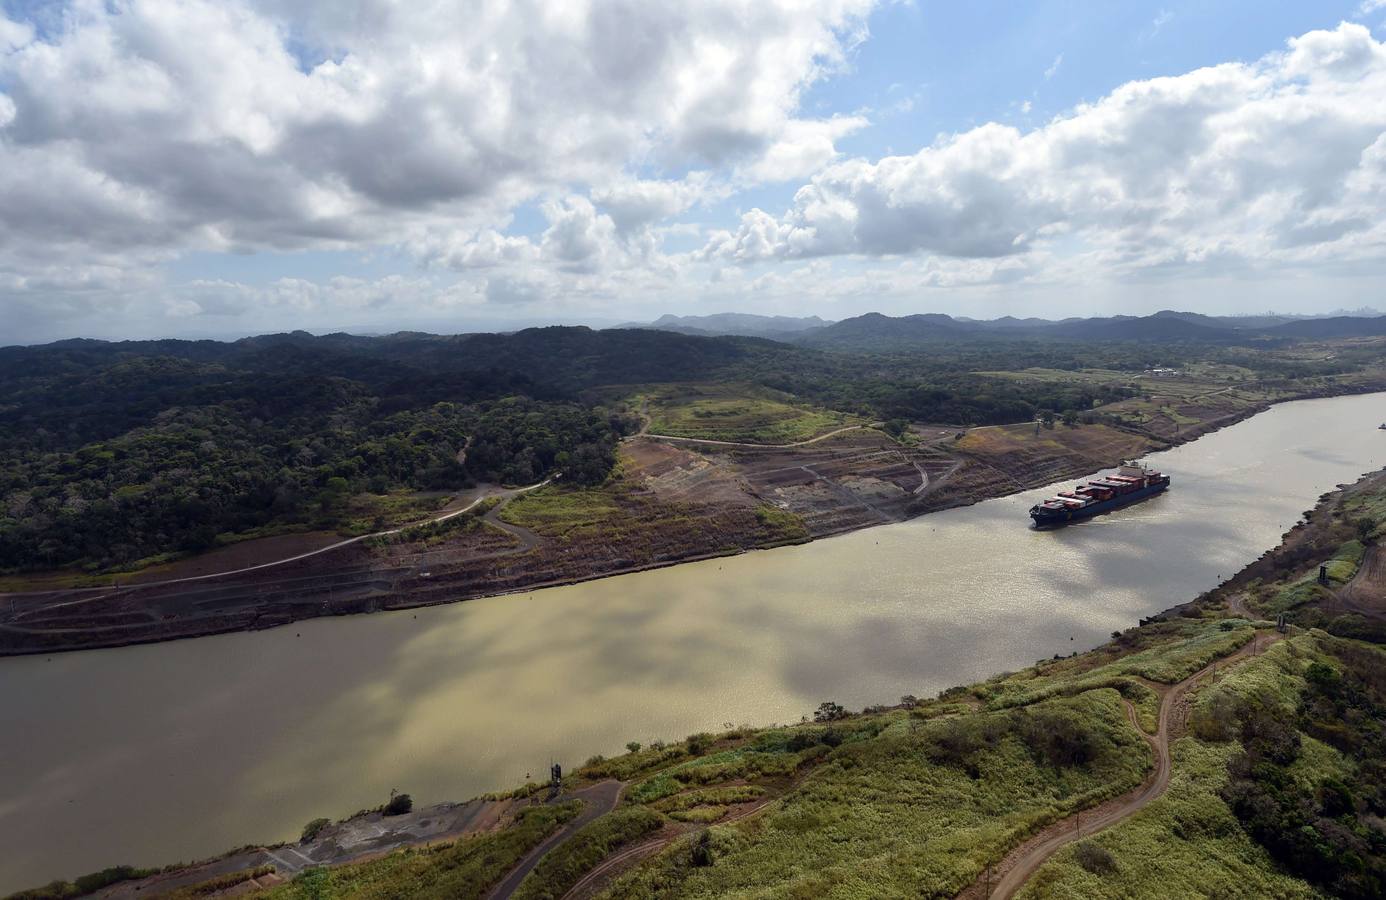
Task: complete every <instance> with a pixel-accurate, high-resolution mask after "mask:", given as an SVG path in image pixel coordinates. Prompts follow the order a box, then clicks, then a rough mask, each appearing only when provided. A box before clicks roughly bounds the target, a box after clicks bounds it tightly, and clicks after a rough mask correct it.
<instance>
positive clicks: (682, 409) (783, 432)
mask: <svg viewBox="0 0 1386 900" xmlns="http://www.w3.org/2000/svg"><path fill="white" fill-rule="evenodd" d="M641 399H643V400H645V401H646V403H647V409H648V413H649V416H650V425H649V430H650V431H651V432H653V433H654V434H667V435H671V436H673V437H691V438H707V439H709V440H718V441H743V442H746V443H752V444H787V443H792V442H794V441H804V440H808V439H809V438H812V437H817V436H818V435H820V434H823V433H824V432H826V431H831V430H832V429H834V428H841V427H842V426H844V425H850V424H853V423H854V422H857V421H858V420H857V419H855V418H853V417H851V416H848V415H846V414H843V413H839V412H836V411H833V410H825V409H812V408H809V407H806V406H801V405H797V404H796V403H795V402H794V400H793V398H792V397H790V396H789V395H788V394H782V393H780V392H778V391H773V390H770V389H769V388H763V387H758V386H755V385H744V384H679V385H661V386H658V387H655V388H652V389H651V390H650V391H649V392H648V393H645V394H643V395H641Z"/></svg>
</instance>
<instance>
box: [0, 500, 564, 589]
mask: <svg viewBox="0 0 1386 900" xmlns="http://www.w3.org/2000/svg"><path fill="white" fill-rule="evenodd" d="M556 477H557V476H550V477H549V478H546V479H544V480H543V481H541V482H539V483H538V484H531V485H527V486H525V487H519V488H490V489H486V490H483V491H482V492H481V493H480V494H479V495H478V496H477V497H476V499H475V500H473V501H472V502H471V503H468V504H467V505H466V506H462V507H459V508H458V509H454V510H449V511H448V512H444V513H440V514H439V515H436V516H433V517H432V518H429V519H424V520H422V521H419V522H410V523H409V524H407V525H400V526H399V527H397V528H390V529H388V530H386V531H376V532H372V533H370V534H360V535H357V536H356V537H353V538H346V539H345V540H340V541H337V542H336V543H334V544H328V545H327V546H326V547H319V548H318V549H316V550H310V551H308V552H307V553H299V554H297V555H295V556H286V557H284V558H283V559H275V560H271V561H270V562H263V563H257V564H256V565H253V566H244V567H242V568H239V569H228V570H225V571H222V572H209V573H207V574H205V575H189V576H187V577H185V578H168V579H164V580H162V581H140V582H135V583H134V584H132V585H129V586H127V588H126V589H127V590H128V589H129V588H131V587H133V588H149V587H164V586H166V585H170V584H186V583H188V582H193V581H210V580H212V579H216V578H228V577H230V576H232V575H244V574H245V573H246V572H256V571H259V570H261V569H272V568H274V567H275V566H282V565H284V564H286V563H291V562H297V561H299V560H301V559H308V558H309V557H312V556H318V555H320V554H323V553H328V552H331V551H333V550H340V549H341V548H342V547H347V546H350V545H351V544H355V543H358V542H360V541H364V540H368V539H370V538H376V537H384V536H386V535H391V534H398V533H399V532H401V531H404V530H406V529H409V528H416V527H418V526H419V525H429V524H432V523H434V522H446V521H447V520H448V519H453V518H456V517H457V516H460V515H462V514H463V513H466V512H470V511H471V510H473V509H475V508H476V506H477V504H478V503H481V502H482V501H483V500H490V499H492V498H500V499H503V500H509V499H510V498H512V497H515V496H518V495H520V494H524V493H527V492H529V491H533V490H537V489H539V488H541V487H544V486H545V485H548V484H551V483H552V482H553V480H554V478H556ZM495 512H496V510H491V513H488V514H487V519H488V520H489V521H491V522H492V524H494V525H496V527H497V528H500V529H501V530H502V531H506V532H509V533H511V534H513V535H514V536H515V537H517V538H519V539H520V540H521V542H522V543H524V544H525V545H526V546H532V544H533V543H534V542H537V540H538V539H537V538H536V537H535V536H534V533H533V532H531V531H529V530H528V529H522V528H519V527H518V526H512V525H509V524H507V523H502V522H500V521H499V520H497V519H495V518H494V517H493V516H492V514H493V513H495ZM521 532H523V533H521ZM120 590H121V588H119V587H112V586H111V585H101V586H99V587H90V588H66V589H63V590H62V591H61V592H59V591H28V592H25V591H16V592H14V593H11V594H5V595H4V596H10V597H21V596H24V594H25V593H33V594H50V593H66V594H87V595H88V596H86V597H82V598H79V599H77V600H69V601H67V602H65V603H54V604H50V605H48V606H46V607H45V610H52V609H59V608H62V607H66V606H76V605H78V604H81V603H89V602H91V601H93V600H103V599H106V595H109V594H111V593H113V592H117V591H120ZM93 595H100V596H93Z"/></svg>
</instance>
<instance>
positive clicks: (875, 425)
mask: <svg viewBox="0 0 1386 900" xmlns="http://www.w3.org/2000/svg"><path fill="white" fill-rule="evenodd" d="M882 424H883V423H881V422H872V423H870V424H869V425H848V426H846V427H845V428H836V429H834V430H832V431H829V432H826V433H825V434H820V435H818V437H811V438H809V439H808V440H806V441H795V442H794V443H792V444H749V443H746V442H744V441H714V440H710V439H708V438H690V437H675V436H673V435H671V434H654V433H652V432H648V431H643V430H642V431H641V432H640V433H639V436H640V437H647V438H654V439H655V440H658V441H674V442H675V443H680V444H710V445H712V446H713V447H747V448H749V449H751V450H790V449H793V448H794V447H807V446H808V445H809V444H816V443H818V442H819V441H826V440H827V439H828V438H830V437H836V436H837V435H839V434H846V433H847V432H849V431H860V430H862V429H863V428H880V427H881V425H882Z"/></svg>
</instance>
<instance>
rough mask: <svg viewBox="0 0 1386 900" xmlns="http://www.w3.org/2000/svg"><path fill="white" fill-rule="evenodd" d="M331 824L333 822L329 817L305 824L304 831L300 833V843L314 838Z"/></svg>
mask: <svg viewBox="0 0 1386 900" xmlns="http://www.w3.org/2000/svg"><path fill="white" fill-rule="evenodd" d="M331 824H332V823H331V822H329V821H328V820H327V819H314V820H313V821H311V822H309V823H308V824H307V825H304V826H303V833H302V834H301V835H299V838H298V842H299V843H300V844H306V843H308V842H309V841H311V840H312V839H313V838H315V837H317V836H318V835H319V834H321V833H322V830H323V829H324V828H326V827H327V826H328V825H331Z"/></svg>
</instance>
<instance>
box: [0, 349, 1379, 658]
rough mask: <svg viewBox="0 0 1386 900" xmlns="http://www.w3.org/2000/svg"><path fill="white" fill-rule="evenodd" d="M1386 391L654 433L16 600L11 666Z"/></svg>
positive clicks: (1112, 454)
mask: <svg viewBox="0 0 1386 900" xmlns="http://www.w3.org/2000/svg"><path fill="white" fill-rule="evenodd" d="M1022 374H1023V373H1022ZM1383 387H1386V382H1378V381H1376V380H1374V379H1371V378H1360V379H1357V380H1352V381H1339V382H1333V383H1329V384H1322V385H1316V386H1313V387H1312V388H1310V387H1303V386H1299V387H1294V388H1293V389H1292V388H1291V387H1286V386H1282V387H1281V388H1277V389H1276V390H1275V391H1268V390H1260V389H1253V388H1249V387H1245V386H1242V387H1224V388H1218V387H1216V386H1215V385H1213V386H1210V385H1209V384H1207V383H1204V382H1200V381H1197V380H1192V381H1186V382H1180V383H1175V382H1162V383H1161V384H1160V385H1159V386H1158V391H1163V392H1165V393H1164V394H1161V393H1158V392H1156V393H1152V395H1151V399H1149V400H1147V399H1145V398H1141V399H1133V400H1127V401H1122V402H1121V403H1118V404H1112V405H1111V407H1110V408H1107V407H1104V408H1103V409H1101V410H1097V411H1095V412H1094V415H1093V417H1092V422H1091V424H1083V423H1082V422H1081V421H1076V422H1075V423H1074V424H1072V425H1069V424H1062V423H1058V424H1053V423H1051V427H1041V426H1039V425H1034V424H1025V425H1016V426H992V427H986V428H976V429H971V430H968V431H967V432H966V433H964V434H963V436H962V437H961V438H959V437H958V433H959V432H958V431H955V430H954V429H951V428H939V427H932V428H931V427H927V426H915V427H914V428H913V429H912V430H911V431H910V432H909V433H907V434H906V435H904V436H903V439H899V440H897V439H895V438H893V437H891V436H888V435H886V434H884V433H882V432H880V431H875V430H869V429H861V430H856V431H852V432H848V433H844V434H840V435H836V436H834V437H832V438H830V439H828V440H825V441H822V442H819V443H814V444H811V445H808V446H796V447H763V448H755V447H746V446H737V447H727V446H719V445H713V444H706V445H699V444H697V443H696V442H693V443H690V442H687V441H684V442H681V443H679V444H677V445H675V444H671V443H662V442H659V441H657V440H654V439H650V438H644V437H642V438H638V439H635V440H631V441H628V442H627V443H626V444H625V445H623V447H622V448H621V453H620V459H621V464H620V466H619V467H618V473H617V475H616V476H615V477H613V478H612V479H611V480H609V481H608V482H607V483H606V484H605V485H603V486H600V487H597V488H588V489H582V490H576V489H561V488H556V487H551V488H547V489H545V490H544V491H541V492H537V493H535V494H532V495H529V496H526V497H524V498H522V499H518V500H513V501H511V502H510V503H509V505H505V506H502V507H500V508H496V509H488V510H478V511H476V512H475V513H474V514H471V515H466V516H457V517H455V518H453V519H451V520H449V521H448V522H447V523H446V524H443V523H439V524H438V525H424V526H420V527H417V528H410V529H406V530H405V531H404V532H402V533H401V534H399V535H395V536H391V537H390V538H389V539H388V540H380V541H360V542H357V543H355V544H351V545H349V546H345V547H341V548H338V549H335V550H332V551H330V552H327V553H321V554H318V555H316V556H311V557H308V558H304V559H297V560H294V561H291V562H286V563H285V564H283V565H271V566H268V567H263V568H258V569H255V570H253V571H250V572H242V573H240V574H236V575H233V576H229V577H226V578H207V577H205V576H203V577H199V578H198V579H197V580H195V581H189V582H183V581H172V582H152V583H146V584H130V585H123V586H121V587H119V588H111V589H107V590H84V591H49V592H42V593H30V594H10V595H0V655H19V654H27V653H51V652H55V651H61V650H76V649H91V648H98V647H118V646H125V645H130V644H138V643H148V642H154V641H163V640H170V639H175V638H183V637H197V636H202V635H208V634H215V633H222V632H232V631H247V630H256V629H263V628H270V627H276V626H281V625H285V624H288V623H291V622H294V621H298V620H302V619H307V618H313V617H317V616H325V615H346V614H356V613H367V612H376V611H382V610H392V609H393V610H398V609H410V608H417V607H423V606H431V605H437V604H441V603H449V602H454V601H457V600H465V599H471V598H475V597H481V596H495V595H500V594H507V593H516V592H522V591H528V590H534V589H537V588H543V587H554V586H560V585H566V584H573V583H577V582H581V581H587V580H591V579H595V578H603V577H608V576H612V575H619V574H627V573H630V572H636V571H642V570H648V569H654V568H660V567H664V566H670V565H676V564H678V563H683V562H690V561H695V560H703V559H709V558H714V557H719V556H727V555H732V554H737V553H743V552H745V551H747V550H752V549H767V548H772V547H777V546H782V545H785V544H791V543H801V542H804V541H808V540H812V539H815V538H819V537H825V536H828V535H832V534H840V533H844V532H847V531H853V530H858V529H861V528H866V527H870V526H873V525H877V524H885V523H890V522H898V521H903V520H905V519H908V518H912V517H915V516H918V515H922V514H924V513H928V512H934V511H938V510H942V509H948V508H952V507H957V506H964V505H969V504H972V503H976V502H978V501H980V500H985V499H990V498H993V497H999V496H1005V495H1008V494H1011V493H1015V492H1018V491H1022V490H1026V489H1030V488H1034V487H1039V486H1043V485H1045V484H1049V483H1052V482H1055V481H1058V480H1062V479H1067V478H1071V477H1077V476H1081V475H1085V474H1088V473H1090V472H1092V471H1095V470H1097V469H1100V468H1104V467H1106V466H1111V465H1115V464H1117V463H1118V462H1120V461H1121V460H1122V459H1125V458H1130V457H1135V456H1141V455H1144V454H1146V453H1149V452H1152V451H1155V450H1160V449H1168V448H1169V447H1172V446H1176V445H1178V444H1182V443H1187V442H1189V441H1191V440H1194V439H1196V438H1198V437H1201V436H1203V435H1205V434H1208V433H1210V432H1212V431H1216V430H1219V429H1221V428H1224V427H1226V426H1228V425H1231V424H1235V423H1236V422H1240V421H1242V420H1244V419H1246V418H1248V417H1249V416H1251V415H1254V414H1255V413H1257V412H1261V411H1263V410H1265V409H1266V408H1268V407H1269V406H1270V405H1272V403H1273V402H1282V401H1283V400H1287V399H1309V398H1312V397H1315V396H1329V395H1339V394H1345V393H1365V392H1370V391H1373V390H1379V389H1381V388H1383ZM1151 390H1152V391H1157V389H1156V388H1155V387H1152V388H1151ZM1268 396H1269V397H1270V399H1267V397H1268ZM1152 410H1162V412H1159V415H1158V417H1155V413H1154V412H1152ZM1142 417H1143V418H1142ZM1138 423H1143V424H1138Z"/></svg>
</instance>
